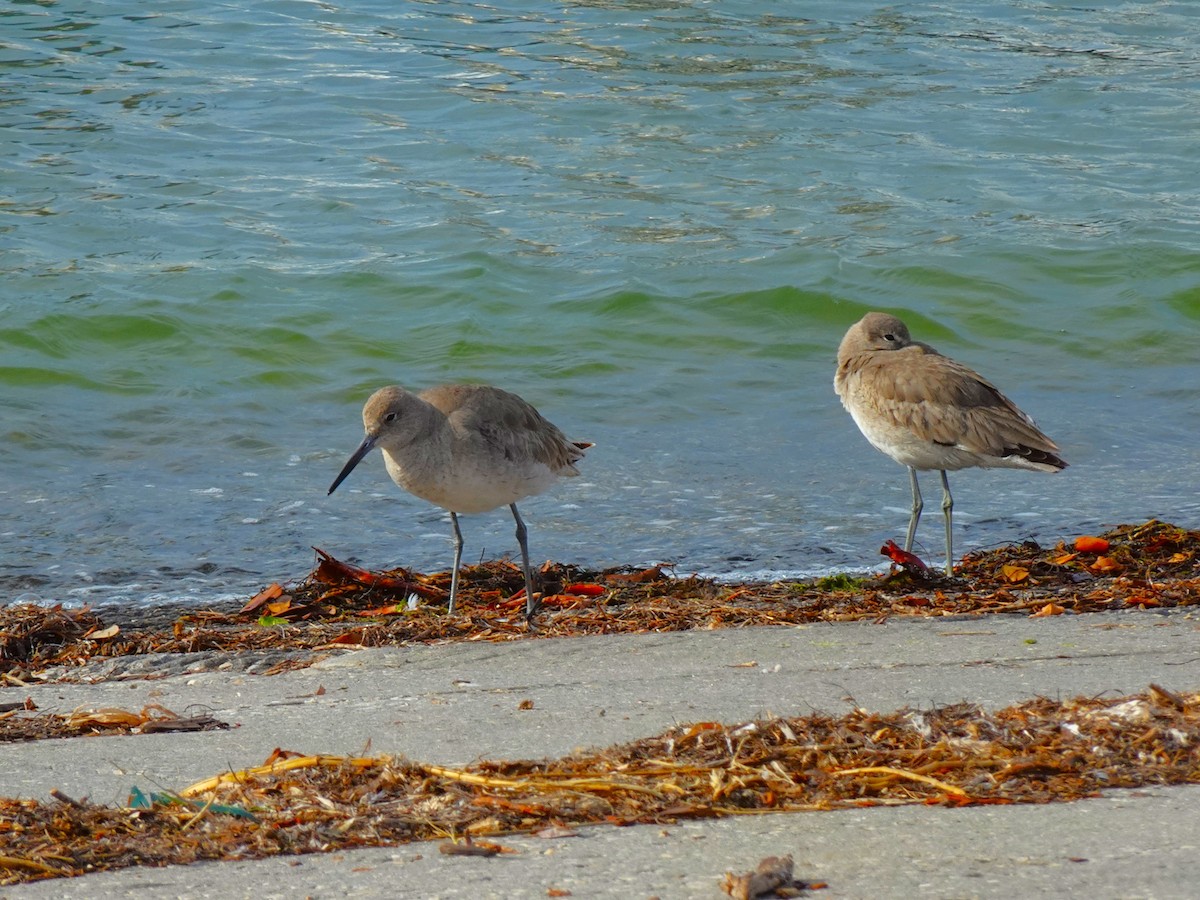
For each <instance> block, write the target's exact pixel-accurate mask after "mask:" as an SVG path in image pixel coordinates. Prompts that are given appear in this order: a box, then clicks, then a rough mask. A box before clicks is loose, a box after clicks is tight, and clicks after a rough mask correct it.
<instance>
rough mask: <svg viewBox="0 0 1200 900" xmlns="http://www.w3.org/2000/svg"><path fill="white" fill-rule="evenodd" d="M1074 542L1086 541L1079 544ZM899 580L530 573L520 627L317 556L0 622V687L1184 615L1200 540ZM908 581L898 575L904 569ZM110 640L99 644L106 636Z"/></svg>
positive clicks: (488, 570) (914, 569)
mask: <svg viewBox="0 0 1200 900" xmlns="http://www.w3.org/2000/svg"><path fill="white" fill-rule="evenodd" d="M1085 538H1086V539H1085ZM893 549H894V551H895V553H894V554H893V555H899V560H900V562H901V563H902V564H904V565H906V566H907V570H903V571H899V572H896V573H893V574H884V575H872V576H867V577H861V578H855V577H850V576H847V575H835V576H831V577H828V578H820V579H816V580H814V581H805V582H788V581H783V582H771V583H760V582H749V583H743V584H729V583H725V582H718V581H715V580H713V579H709V578H699V577H695V576H688V577H677V576H675V575H673V574H671V572H670V570H669V567H666V566H653V567H650V568H648V569H639V570H634V571H630V570H624V569H610V570H605V571H586V570H583V569H580V568H577V567H573V566H564V565H558V564H553V563H546V564H545V565H544V566H542V567H541V570H540V573H539V584H540V585H541V587H542V589H543V598H542V613H541V614H540V615H539V616H538V619H537V627H536V629H535V630H533V631H530V630H529V629H527V628H526V627H525V620H524V606H525V601H524V595H523V585H524V578H523V575H522V573H521V570H520V567H519V566H516V565H514V564H513V563H511V562H508V561H504V560H501V561H498V562H489V563H486V564H483V565H478V566H467V567H465V568H464V569H463V571H462V577H461V582H460V596H459V600H460V605H459V608H460V611H461V614H460V615H454V616H450V615H447V614H446V610H445V607H444V605H442V603H443V602H444V601H443V598H444V597H445V595H446V592H447V591H448V589H449V584H450V573H449V572H441V573H436V574H433V575H423V574H420V573H415V572H411V571H407V570H396V571H394V572H385V573H380V574H373V573H371V572H368V571H366V570H365V569H361V568H359V567H357V566H351V565H348V564H346V563H343V562H340V561H338V560H335V559H333V557H331V556H330V555H329V554H327V553H324V552H322V551H318V553H319V554H320V555H319V559H318V562H317V565H316V567H315V568H314V570H313V571H312V573H311V574H309V576H308V577H307V578H305V579H304V580H303V581H302V582H300V583H299V584H296V585H292V586H290V587H284V586H283V585H282V584H273V585H270V586H268V587H267V588H265V589H264V590H263V591H261V592H260V593H259V594H258V595H257V596H256V597H254V598H252V599H251V600H250V601H249V602H247V603H245V604H242V605H241V606H239V607H236V608H231V609H227V610H222V609H217V608H212V609H199V610H197V609H193V610H182V611H177V612H174V613H171V614H170V615H169V616H167V617H166V618H165V619H164V611H163V609H162V608H161V607H160V608H156V609H154V610H149V611H147V610H136V609H134V610H129V609H125V610H121V611H119V613H117V612H113V611H110V610H107V609H106V610H105V611H104V613H103V616H104V617H111V616H116V615H121V616H124V617H125V619H124V620H122V621H111V622H108V621H102V617H101V615H100V614H98V613H93V612H90V611H87V610H74V611H72V610H67V609H64V608H61V607H54V608H50V609H46V608H43V607H27V606H17V607H8V608H5V609H0V686H3V685H8V686H11V687H21V686H28V684H30V683H33V682H36V681H39V680H40V679H41V678H42V677H43V673H45V672H46V671H47V670H49V669H51V668H53V669H54V673H55V674H54V675H53V679H54V680H57V681H70V680H73V679H79V680H84V679H86V677H87V670H86V666H85V664H86V663H87V662H88V661H89V660H95V659H111V658H117V657H126V656H132V655H148V654H155V653H170V654H184V653H204V652H210V653H211V652H219V653H222V654H230V653H242V654H246V653H260V654H265V653H270V652H279V651H287V652H290V653H293V654H296V653H300V652H303V653H307V654H309V655H307V656H296V655H293V656H291V657H289V658H287V659H281V660H280V661H278V663H277V664H275V665H273V666H272V667H271V668H268V669H266V670H265V671H264V672H263V674H272V673H274V672H280V671H287V670H291V669H296V668H302V667H304V666H306V665H309V664H311V662H312V661H313V660H315V659H318V658H320V656H321V655H327V654H330V653H336V652H339V651H345V650H353V649H358V648H363V647H379V646H394V645H404V644H415V643H428V642H434V641H436V642H446V641H514V640H530V639H539V638H548V637H574V636H580V635H597V634H637V633H649V632H662V631H685V630H689V629H714V628H732V627H741V626H751V625H796V624H804V623H810V622H844V621H854V620H862V619H868V620H873V621H884V620H886V619H888V618H891V617H893V616H949V615H957V616H983V615H992V614H1009V615H1025V616H1034V615H1037V616H1048V615H1073V614H1079V613H1089V612H1101V611H1107V610H1124V609H1147V608H1155V609H1157V608H1172V607H1181V606H1195V605H1200V531H1194V530H1189V529H1185V528H1180V527H1178V526H1174V525H1168V524H1165V523H1162V522H1157V521H1150V522H1146V523H1144V524H1142V525H1137V526H1131V525H1123V526H1120V527H1119V528H1116V529H1114V530H1113V531H1110V532H1108V533H1107V534H1106V535H1104V536H1103V537H1091V536H1085V537H1081V538H1079V539H1074V540H1071V541H1064V542H1060V543H1058V544H1057V545H1056V546H1054V547H1052V548H1049V549H1046V548H1043V547H1040V546H1038V545H1037V544H1034V543H1032V542H1026V543H1023V544H1017V545H1013V546H1008V547H1002V548H1000V549H998V550H991V551H986V552H979V553H973V554H970V555H968V556H967V557H966V558H965V559H964V560H963V561H962V563H961V564H960V566H959V567H958V569H957V571H956V577H955V578H954V579H947V578H944V577H942V576H941V575H938V574H937V573H931V572H929V571H927V570H922V569H921V568H920V566H918V564H917V563H919V560H917V562H913V559H915V557H913V559H909V558H908V557H909V556H912V554H908V555H907V556H905V555H903V551H902V550H900V548H898V547H895V545H894V544H893ZM909 570H911V571H909ZM114 629H115V630H114Z"/></svg>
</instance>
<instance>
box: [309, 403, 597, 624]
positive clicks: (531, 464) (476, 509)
mask: <svg viewBox="0 0 1200 900" xmlns="http://www.w3.org/2000/svg"><path fill="white" fill-rule="evenodd" d="M362 416H363V428H364V429H365V430H366V437H364V438H363V442H362V443H361V444H359V445H358V449H357V450H355V451H354V453H353V455H352V456H351V457H350V459H349V460H347V461H346V465H345V466H343V467H342V471H341V472H339V473H338V477H337V478H335V479H334V480H333V484H331V485H330V486H329V493H330V494H332V493H333V492H334V491H335V490H337V486H338V485H339V484H341V483H342V482H343V481H344V480H345V478H346V476H347V475H349V474H350V471H351V470H352V469H353V468H354V467H355V466H357V465H358V464H359V463H360V462H361V461H362V458H363V457H364V456H366V455H367V454H368V453H369V452H371V450H372V448H374V447H376V446H378V447H379V449H380V450H382V451H383V461H384V464H385V465H386V466H387V471H388V474H389V475H391V476H392V480H393V481H394V482H396V484H398V485H399V486H400V487H402V488H404V490H406V491H408V492H409V493H410V494H413V495H414V496H416V497H420V498H421V499H422V500H428V501H429V502H430V503H432V504H434V505H435V506H440V507H441V508H442V509H444V510H446V511H447V512H449V513H450V524H451V525H452V526H453V527H454V571H453V573H452V574H451V576H450V609H449V611H450V612H451V613H453V612H454V605H455V601H456V600H457V598H458V570H459V567H460V565H461V564H462V550H463V537H462V531H460V530H459V527H458V514H459V513H480V512H487V511H488V510H492V509H496V508H497V507H499V506H504V505H506V504H507V506H508V508H509V509H511V510H512V514H513V519H514V520H515V521H516V523H517V543H519V544H520V545H521V565H522V568H523V570H524V573H525V616H526V619H530V620H531V619H532V618H533V616H534V614H535V613H536V612H537V610H538V606H539V605H540V602H539V601H538V599H537V598H536V596H535V594H534V590H533V573H532V570H531V569H530V568H529V544H528V541H527V531H526V528H525V522H524V521H523V520H522V519H521V514H520V513H519V512H518V511H517V501H518V500H521V499H523V498H525V497H530V496H533V495H534V494H540V493H542V491H544V490H546V489H547V488H549V487H550V486H551V485H552V484H554V483H555V482H556V481H558V479H559V478H560V477H573V476H576V475H578V474H579V470H578V469H576V468H575V463H577V462H579V460H581V459H583V456H584V451H585V450H587V449H588V448H589V447H591V446H592V445H591V444H590V443H588V442H586V441H572V440H568V439H567V438H566V437H564V436H563V433H562V432H561V431H559V430H558V429H557V428H556V427H554V426H553V425H552V424H550V423H549V422H548V421H546V420H545V419H544V418H543V417H542V415H541V414H540V413H539V412H538V411H537V410H536V409H534V408H533V407H532V406H530V405H529V404H528V403H526V402H525V401H524V400H522V399H521V398H520V397H518V396H517V395H516V394H510V393H508V392H507V391H502V390H500V389H499V388H494V387H489V386H487V385H475V384H443V385H440V386H438V387H433V388H430V389H429V390H427V391H422V392H421V393H420V394H413V393H410V392H409V391H406V390H404V389H403V388H401V387H397V386H394V385H393V386H391V387H385V388H380V389H379V390H377V391H376V392H375V393H374V394H372V395H371V397H370V399H369V400H367V403H366V405H365V406H364V407H363V413H362Z"/></svg>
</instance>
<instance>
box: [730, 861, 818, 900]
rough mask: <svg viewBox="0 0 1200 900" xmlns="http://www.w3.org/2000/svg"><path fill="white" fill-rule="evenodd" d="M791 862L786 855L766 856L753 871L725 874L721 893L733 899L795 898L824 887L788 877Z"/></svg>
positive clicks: (789, 875)
mask: <svg viewBox="0 0 1200 900" xmlns="http://www.w3.org/2000/svg"><path fill="white" fill-rule="evenodd" d="M793 867H794V863H793V862H792V857H791V856H790V855H789V856H768V857H765V858H764V859H762V860H760V861H759V863H758V865H757V866H756V867H755V869H754V871H753V872H746V873H744V874H742V875H735V874H734V873H733V872H726V873H725V877H724V878H722V879H721V890H722V891H724V892H725V893H726V894H728V895H729V896H730V897H732V898H733V900H755V898H756V897H799V896H800V895H801V894H802V893H803V892H804V891H808V890H816V889H819V888H823V887H825V884H824V883H819V884H817V883H814V884H810V883H808V882H804V881H797V880H796V879H795V878H794V877H793V876H792V870H793Z"/></svg>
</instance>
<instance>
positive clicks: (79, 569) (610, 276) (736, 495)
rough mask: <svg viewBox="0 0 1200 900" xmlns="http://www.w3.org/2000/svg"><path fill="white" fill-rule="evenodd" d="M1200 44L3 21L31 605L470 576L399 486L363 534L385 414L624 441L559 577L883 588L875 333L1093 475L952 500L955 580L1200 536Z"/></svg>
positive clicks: (1095, 21)
mask: <svg viewBox="0 0 1200 900" xmlns="http://www.w3.org/2000/svg"><path fill="white" fill-rule="evenodd" d="M793 8H795V9H799V10H801V11H803V12H804V14H805V17H804V18H800V17H796V16H794V15H792V14H791V13H790V12H788V10H792V9H793ZM1197 47H1200V15H1198V14H1197V12H1196V11H1194V10H1193V8H1192V7H1191V6H1190V5H1189V4H1185V3H1176V4H1170V3H1166V4H1163V3H1155V4H1147V3H1112V4H1105V5H1103V7H1101V8H1095V9H1082V8H1067V7H1050V6H1046V5H1044V4H1032V3H1003V4H983V5H981V4H974V3H972V4H968V3H951V4H940V5H938V6H936V7H932V8H920V9H914V10H912V11H909V12H904V11H902V10H901V8H898V7H889V6H878V5H875V4H865V3H858V4H845V3H821V2H817V3H808V4H803V5H802V6H799V7H786V5H781V4H776V3H765V2H761V0H760V2H724V3H720V4H718V3H698V2H697V3H671V4H666V3H654V2H636V3H635V2H628V3H617V2H589V3H574V4H567V5H561V4H556V5H550V4H538V3H532V4H531V3H523V4H501V5H490V6H489V5H482V4H470V3H453V2H450V3H448V2H438V3H391V2H389V3H383V2H378V3H356V4H353V5H346V6H337V5H333V4H320V5H315V4H310V3H300V2H266V3H258V4H253V5H252V6H251V7H250V8H242V7H238V6H233V5H222V4H211V3H209V4H198V3H194V2H175V3H166V4H156V5H155V6H154V11H153V12H147V11H146V8H145V7H144V5H142V4H134V3H129V2H124V3H117V2H114V3H91V4H87V5H86V7H83V8H80V7H74V6H69V5H64V4H54V3H16V4H11V5H9V6H7V7H5V8H4V9H2V10H0V127H2V128H3V133H4V136H5V140H4V142H3V144H2V145H0V176H2V178H0V272H2V273H3V290H2V293H0V392H2V393H0V398H2V409H3V423H2V425H0V437H2V439H3V440H2V442H0V591H3V594H0V600H4V599H8V598H12V597H18V596H30V595H36V596H39V597H42V598H43V599H50V598H58V599H91V600H115V601H121V602H146V601H148V600H156V599H159V598H162V597H168V598H173V597H185V596H188V597H204V598H214V597H217V596H221V595H225V594H238V593H240V592H244V591H246V590H253V589H254V588H255V587H257V586H259V585H260V584H261V583H262V582H263V581H264V580H274V579H284V578H292V577H298V576H299V575H302V574H303V573H304V572H306V571H307V569H308V566H309V563H310V560H311V551H310V550H309V549H308V548H309V546H310V545H313V544H315V545H317V546H321V547H323V548H325V549H326V550H329V551H330V552H334V553H335V554H337V555H340V556H347V557H354V558H358V559H361V560H363V561H364V562H366V563H368V564H371V565H385V564H406V565H416V566H419V567H424V568H432V567H444V566H446V565H448V560H449V542H448V525H447V523H446V522H445V521H444V517H443V514H442V513H440V512H439V511H437V510H434V509H431V508H429V507H427V506H425V505H423V504H421V503H419V502H417V501H413V500H410V499H408V498H406V497H404V496H403V495H402V494H401V493H400V492H399V491H397V490H396V489H395V488H394V487H392V486H391V484H390V482H388V481H387V479H386V475H385V474H384V472H383V467H382V465H381V464H380V461H379V460H378V459H375V460H373V461H371V465H368V466H364V467H363V468H362V469H361V470H360V471H358V472H356V473H355V475H354V477H353V479H352V480H351V482H348V483H347V485H346V486H345V487H344V488H343V489H342V490H340V491H339V492H338V493H337V494H335V495H334V496H332V497H329V498H327V497H326V496H325V488H326V487H327V486H328V484H329V482H330V480H331V479H332V476H333V475H334V474H336V472H337V470H338V468H339V467H340V465H341V463H342V462H343V461H344V458H345V456H346V455H347V454H348V453H349V452H350V451H351V450H352V449H353V448H354V447H355V446H356V444H357V443H358V440H359V438H360V424H359V417H358V409H359V407H360V405H361V403H362V401H363V400H364V399H365V397H366V396H367V395H368V394H369V393H370V391H371V390H373V389H374V388H375V387H378V386H380V385H382V384H387V383H393V382H400V383H403V384H405V385H407V386H411V387H423V386H426V385H429V384H433V383H437V382H441V381H447V380H471V381H488V382H492V383H495V384H498V385H500V386H503V387H506V388H508V389H510V390H515V391H517V392H519V393H521V394H522V395H524V396H526V397H527V398H528V399H530V400H531V401H533V402H534V403H536V404H537V405H538V406H539V408H541V410H542V411H543V412H544V413H545V414H546V415H547V416H548V417H549V418H550V419H551V420H552V421H554V422H556V423H557V424H559V425H560V426H561V427H562V428H563V429H564V430H566V431H567V432H568V433H570V434H572V435H573V436H577V437H580V438H587V439H590V440H593V441H595V442H596V443H597V447H596V448H595V449H594V450H593V451H591V453H590V454H589V456H588V458H587V460H586V463H585V465H584V472H585V475H584V477H583V478H581V479H576V480H575V481H574V482H571V483H568V484H564V485H562V486H560V487H559V488H557V489H556V490H555V491H553V492H552V493H551V494H549V495H547V496H545V497H542V498H538V499H535V500H530V501H528V502H527V503H526V504H523V506H522V508H523V510H524V511H525V512H526V518H527V520H528V521H529V523H530V527H531V533H532V540H533V552H534V556H536V557H538V558H547V557H552V558H556V559H563V560H569V561H574V562H579V563H583V564H593V565H608V564H616V563H629V564H640V563H653V562H660V561H675V562H677V563H678V564H679V565H680V567H681V569H683V570H685V571H691V570H699V571H703V572H715V573H733V574H737V573H751V572H773V573H778V572H826V571H829V570H830V569H837V568H843V567H852V568H855V567H857V568H862V567H865V566H869V565H875V564H876V563H877V560H878V557H877V556H876V555H875V554H876V550H877V548H878V546H879V545H880V544H881V543H882V541H883V540H884V539H886V538H889V537H892V538H895V537H899V536H901V535H902V531H903V527H904V524H905V521H906V510H907V505H908V502H909V501H908V495H907V479H906V477H905V475H904V472H903V470H902V469H900V468H899V467H898V466H896V465H895V464H893V463H892V462H890V461H889V460H887V459H886V458H884V457H882V456H880V455H879V454H877V453H876V452H875V451H873V450H872V449H871V448H870V447H869V446H868V445H867V443H866V442H865V441H864V440H863V439H862V438H861V437H860V436H859V435H858V433H857V431H856V430H855V428H854V426H853V423H852V422H851V421H850V419H849V417H848V416H846V415H845V413H844V412H843V411H842V410H841V409H840V407H839V405H838V403H837V400H836V398H835V397H834V395H833V392H832V387H831V381H832V376H833V365H832V360H833V355H834V353H835V351H836V347H837V343H838V341H839V339H840V337H841V335H842V333H843V332H844V331H845V329H846V328H847V327H848V326H849V325H850V324H851V323H852V322H853V321H855V320H856V319H857V318H858V317H859V316H861V315H862V313H864V312H865V311H867V310H870V309H877V308H885V309H889V310H892V311H895V312H897V313H899V314H901V315H902V316H903V317H904V318H905V319H906V321H907V322H908V324H909V326H910V328H911V330H912V331H913V333H914V336H916V337H917V338H918V339H921V340H926V341H928V342H930V343H933V344H934V345H935V346H937V347H939V349H941V350H943V351H944V352H947V353H950V354H951V355H954V356H956V357H958V358H959V359H961V360H963V361H964V362H967V363H968V364H970V365H972V366H974V367H976V368H978V369H979V370H980V371H981V372H982V373H983V374H984V375H986V376H988V377H990V378H991V379H992V380H993V381H995V382H997V383H998V384H999V385H1000V387H1001V388H1002V389H1003V390H1005V392H1006V393H1008V394H1009V395H1010V396H1011V397H1013V399H1014V400H1016V401H1017V402H1018V403H1019V404H1020V405H1021V406H1022V407H1023V408H1024V409H1026V410H1027V411H1028V412H1030V413H1031V414H1032V415H1034V416H1035V417H1036V418H1037V419H1038V421H1039V423H1040V424H1041V425H1042V426H1043V427H1044V428H1045V429H1046V430H1047V431H1048V432H1049V433H1050V434H1051V436H1052V437H1054V438H1055V440H1056V441H1057V442H1058V443H1059V444H1060V446H1061V447H1062V448H1063V453H1064V456H1065V457H1066V458H1067V459H1068V460H1069V461H1070V462H1071V464H1072V465H1071V468H1069V469H1067V470H1066V471H1065V472H1063V473H1062V474H1060V475H1056V476H1053V477H1043V476H1039V475H1036V474H1029V473H1017V472H989V473H980V472H968V473H962V474H960V475H958V476H955V477H954V480H953V482H952V483H953V485H954V487H955V497H956V501H957V506H956V517H957V521H958V522H959V523H960V525H961V528H960V531H959V534H958V540H959V546H960V548H961V549H970V548H972V547H982V546H993V545H995V544H997V543H1001V542H1003V541H1006V540H1011V539H1023V538H1025V537H1030V536H1033V537H1036V538H1038V539H1040V540H1044V541H1052V540H1054V539H1057V538H1059V537H1064V536H1067V537H1069V536H1073V535H1074V534H1075V533H1077V532H1079V531H1083V530H1093V529H1096V528H1100V527H1103V526H1105V525H1111V524H1115V523H1117V522H1121V521H1128V520H1133V519H1141V518H1146V517H1148V516H1151V515H1157V516H1163V517H1166V518H1173V519H1175V520H1177V521H1181V522H1184V523H1194V522H1195V520H1196V518H1197V514H1198V513H1200V502H1198V500H1197V496H1196V484H1197V482H1198V477H1197V476H1198V475H1200V456H1198V454H1197V452H1196V450H1195V444H1196V440H1195V435H1196V431H1197V426H1198V425H1200V411H1198V407H1197V401H1196V397H1197V393H1196V385H1197V382H1198V376H1200V355H1198V354H1197V351H1196V349H1195V346H1196V335H1197V329H1198V324H1200V321H1198V320H1200V261H1198V259H1200V257H1198V256H1197V253H1196V250H1197V238H1196V234H1197V224H1198V220H1200V191H1198V189H1197V183H1196V175H1195V173H1196V172H1197V171H1200V133H1198V131H1200V129H1198V128H1197V125H1196V122H1197V121H1198V117H1197V116H1196V114H1195V113H1196V102H1197V100H1196V98H1197V96H1198V94H1197V87H1198V80H1200V51H1198V50H1197ZM346 488H349V489H350V490H346ZM356 490H358V491H359V493H355V491H356ZM933 490H934V482H932V481H931V482H929V490H927V495H929V494H930V492H931V491H933ZM931 519H932V521H931V522H929V523H926V525H924V526H923V528H922V531H921V533H920V535H919V540H920V542H921V546H920V548H919V549H921V550H922V551H928V554H929V555H930V556H931V557H932V558H934V559H937V558H939V557H940V552H941V545H940V540H941V538H940V523H939V522H937V521H936V519H937V517H936V516H933V517H931ZM465 529H466V534H467V541H468V545H467V557H468V558H478V557H479V556H480V555H483V556H496V555H500V554H503V553H506V552H510V551H511V550H512V549H513V543H514V542H513V539H512V537H511V533H510V532H511V525H510V523H509V522H508V521H507V520H506V518H505V516H504V515H502V514H499V513H497V514H494V515H489V516H479V517H471V518H470V519H468V520H466V522H465Z"/></svg>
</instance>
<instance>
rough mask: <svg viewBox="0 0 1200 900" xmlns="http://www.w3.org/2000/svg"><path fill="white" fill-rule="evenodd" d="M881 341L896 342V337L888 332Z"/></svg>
mask: <svg viewBox="0 0 1200 900" xmlns="http://www.w3.org/2000/svg"><path fill="white" fill-rule="evenodd" d="M883 339H884V340H885V341H894V340H896V336H895V335H894V334H892V333H891V332H890V331H889V332H888V333H887V334H885V335H884V336H883Z"/></svg>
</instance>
